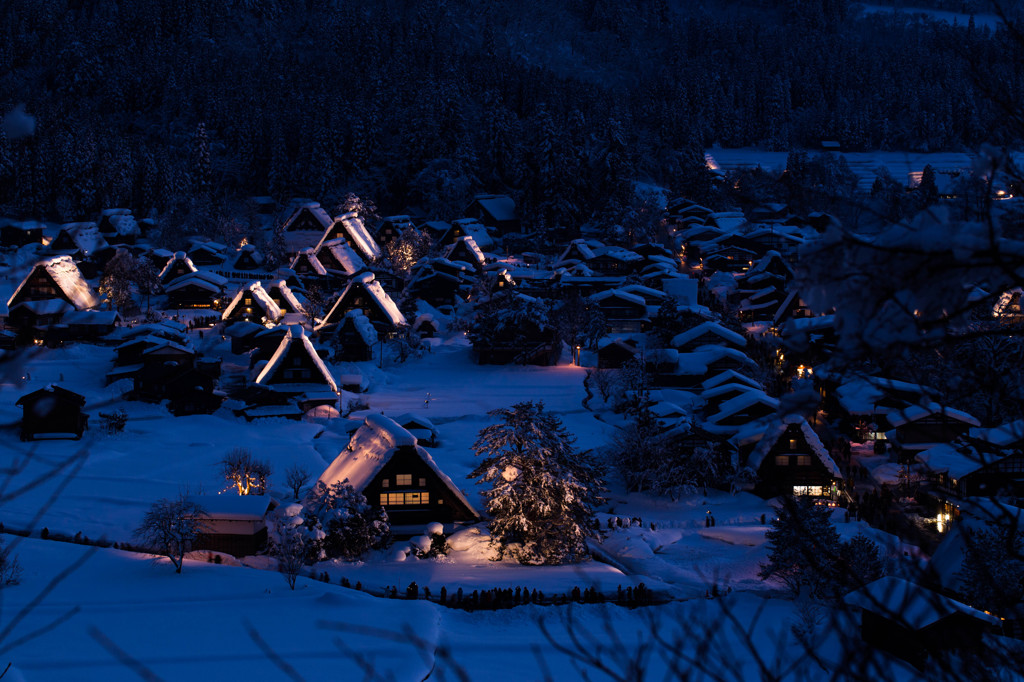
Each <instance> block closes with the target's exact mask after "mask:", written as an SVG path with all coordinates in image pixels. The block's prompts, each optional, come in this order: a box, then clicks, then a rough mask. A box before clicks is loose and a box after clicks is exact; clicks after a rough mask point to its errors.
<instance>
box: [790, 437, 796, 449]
mask: <svg viewBox="0 0 1024 682" xmlns="http://www.w3.org/2000/svg"><path fill="white" fill-rule="evenodd" d="M789 449H790V450H796V438H790V439H789Z"/></svg>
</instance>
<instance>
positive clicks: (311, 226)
mask: <svg viewBox="0 0 1024 682" xmlns="http://www.w3.org/2000/svg"><path fill="white" fill-rule="evenodd" d="M332 225H334V219H333V218H331V216H330V215H329V214H328V213H327V211H325V210H324V209H323V208H321V207H320V204H318V203H316V202H315V201H311V202H307V203H303V204H299V205H298V206H296V207H295V210H294V211H293V212H292V214H291V215H290V216H289V217H288V219H287V220H285V221H284V225H283V226H282V231H283V232H284V245H285V250H287V252H288V253H290V254H292V253H298V252H299V251H301V250H302V249H305V248H310V247H314V248H315V247H316V246H317V244H319V242H320V240H321V238H322V237H323V235H324V233H325V232H326V231H327V230H329V229H330V228H331V226H332Z"/></svg>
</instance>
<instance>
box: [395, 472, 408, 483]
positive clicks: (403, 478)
mask: <svg viewBox="0 0 1024 682" xmlns="http://www.w3.org/2000/svg"><path fill="white" fill-rule="evenodd" d="M395 485H412V474H398V475H397V476H395Z"/></svg>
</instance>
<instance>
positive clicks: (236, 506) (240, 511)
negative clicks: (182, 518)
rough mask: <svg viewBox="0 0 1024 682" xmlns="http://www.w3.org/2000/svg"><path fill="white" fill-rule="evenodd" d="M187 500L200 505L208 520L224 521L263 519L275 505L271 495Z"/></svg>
mask: <svg viewBox="0 0 1024 682" xmlns="http://www.w3.org/2000/svg"><path fill="white" fill-rule="evenodd" d="M187 499H188V501H189V502H194V503H196V504H197V505H199V508H200V509H202V510H203V511H204V512H206V514H205V515H206V518H209V519H216V520H222V521H255V520H259V519H262V518H263V517H264V516H265V515H266V513H267V510H268V509H270V507H271V506H272V505H273V503H274V499H273V498H272V497H270V495H189V496H188V498H187Z"/></svg>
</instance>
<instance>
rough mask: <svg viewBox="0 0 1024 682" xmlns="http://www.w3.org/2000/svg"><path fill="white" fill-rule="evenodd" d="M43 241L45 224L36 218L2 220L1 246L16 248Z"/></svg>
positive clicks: (0, 229)
mask: <svg viewBox="0 0 1024 682" xmlns="http://www.w3.org/2000/svg"><path fill="white" fill-rule="evenodd" d="M42 242H43V224H42V223H40V222H37V221H35V220H7V221H0V247H3V248H15V247H19V246H24V245H25V244H41V243H42Z"/></svg>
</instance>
